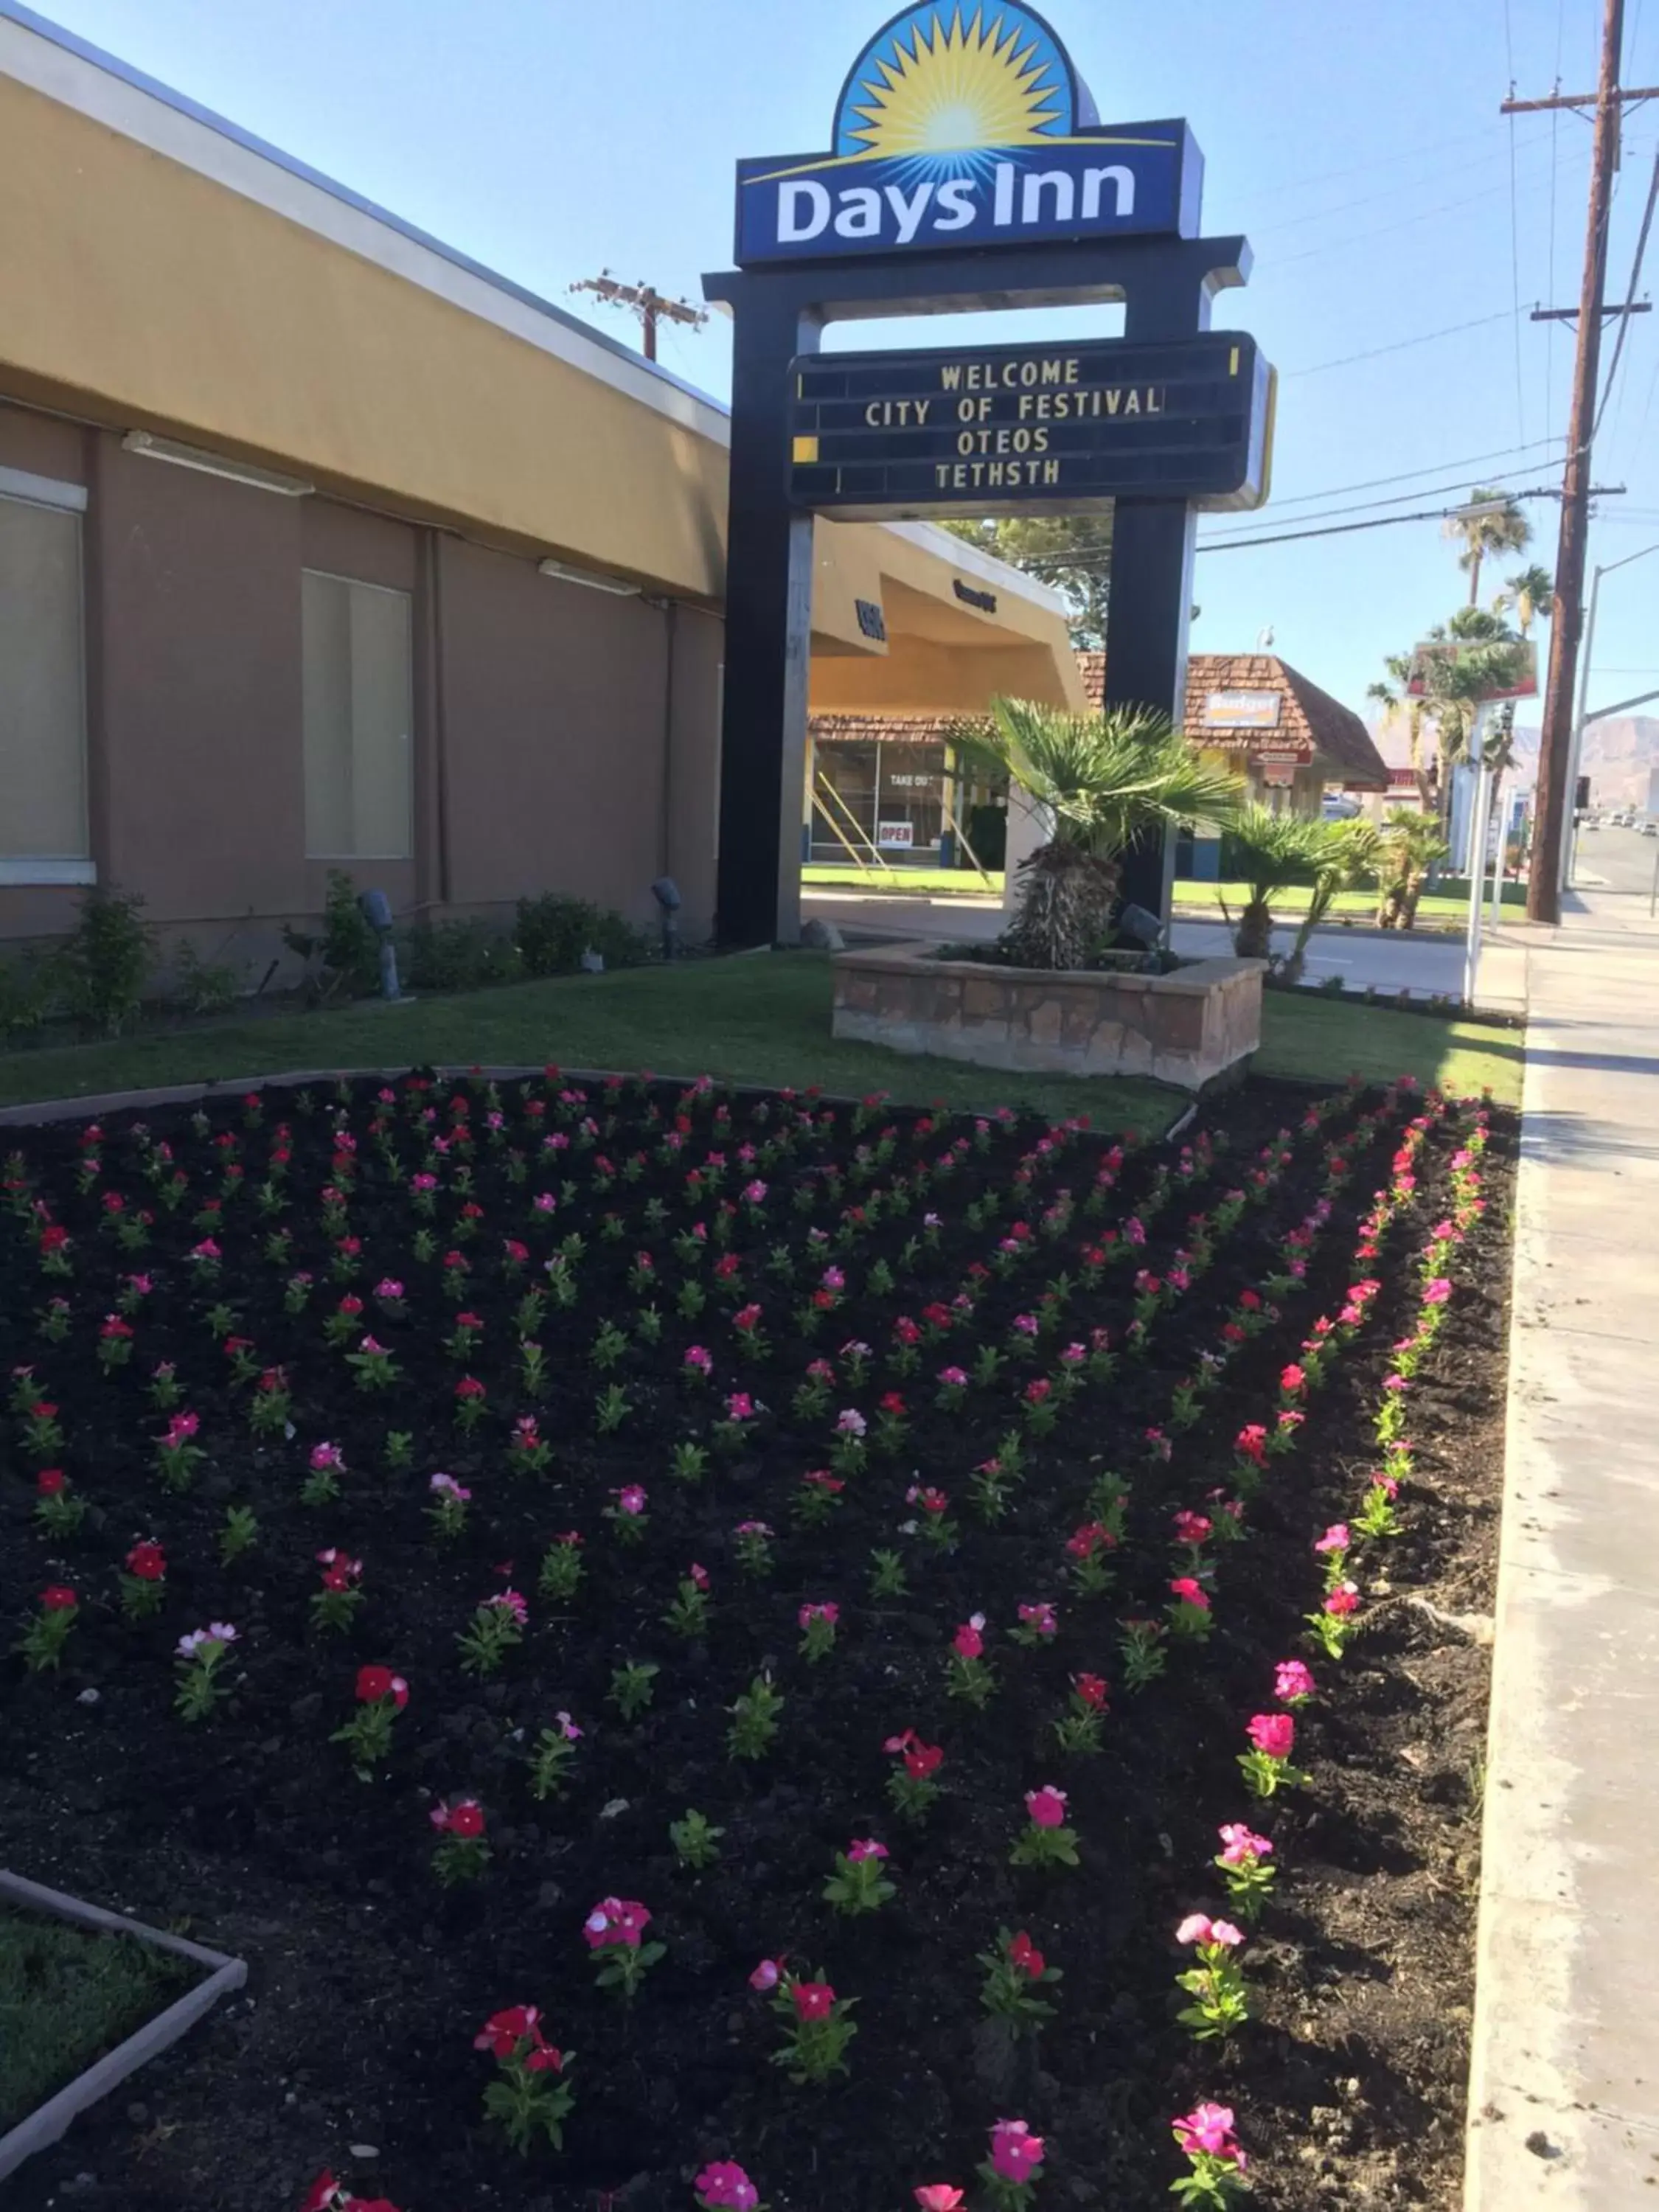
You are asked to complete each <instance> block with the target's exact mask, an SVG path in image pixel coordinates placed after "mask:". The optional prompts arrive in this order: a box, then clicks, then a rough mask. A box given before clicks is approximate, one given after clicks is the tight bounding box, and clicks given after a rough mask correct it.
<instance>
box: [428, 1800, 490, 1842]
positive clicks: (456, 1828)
mask: <svg viewBox="0 0 1659 2212" xmlns="http://www.w3.org/2000/svg"><path fill="white" fill-rule="evenodd" d="M427 1817H428V1819H429V1820H430V1821H431V1823H432V1825H433V1826H434V1827H435V1828H444V1829H447V1831H448V1832H449V1833H450V1834H451V1835H452V1836H460V1837H462V1838H466V1839H468V1840H470V1839H471V1838H473V1837H474V1836H481V1835H483V1832H484V1816H483V1806H482V1805H481V1804H479V1802H478V1801H477V1798H476V1797H459V1798H457V1800H456V1801H455V1802H454V1803H453V1805H435V1806H434V1807H433V1808H432V1810H431V1812H430V1813H429V1814H428V1816H427Z"/></svg>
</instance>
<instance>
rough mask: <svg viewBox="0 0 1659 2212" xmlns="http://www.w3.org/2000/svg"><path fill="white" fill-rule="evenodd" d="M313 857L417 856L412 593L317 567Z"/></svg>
mask: <svg viewBox="0 0 1659 2212" xmlns="http://www.w3.org/2000/svg"><path fill="white" fill-rule="evenodd" d="M302 584H303V599H302V604H301V641H302V654H303V660H304V696H305V769H306V855H307V859H309V860H408V858H409V857H410V853H411V852H412V850H413V836H414V828H413V819H414V804H413V793H414V782H413V772H412V764H411V757H412V754H413V750H414V748H413V745H412V744H411V743H410V723H411V720H412V704H411V702H412V694H413V683H412V678H411V673H410V598H409V593H408V592H394V591H387V590H385V589H383V588H382V587H381V586H380V585H378V584H356V583H352V582H350V581H349V580H347V579H346V578H345V577H343V576H325V575H323V574H319V572H318V571H317V570H315V569H312V568H307V570H306V571H305V572H304V576H303V579H302Z"/></svg>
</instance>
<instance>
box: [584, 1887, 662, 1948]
mask: <svg viewBox="0 0 1659 2212" xmlns="http://www.w3.org/2000/svg"><path fill="white" fill-rule="evenodd" d="M650 1924H651V1915H650V1914H649V1913H648V1912H647V1911H646V1909H645V1907H644V1905H640V1904H637V1903H635V1901H634V1900H633V1899H630V1898H626V1897H605V1898H601V1899H600V1900H599V1903H598V1904H597V1905H595V1906H594V1907H593V1910H592V1911H591V1912H590V1913H589V1914H588V1916H587V1917H586V1920H584V1921H583V1923H582V1937H583V1941H584V1942H586V1945H587V1948H588V1949H589V1950H590V1951H600V1950H603V1949H604V1948H605V1947H606V1945H608V1944H620V1945H622V1946H623V1947H624V1948H627V1949H628V1950H629V1951H637V1950H638V1949H639V1948H640V1937H641V1936H642V1935H643V1934H644V1932H645V1930H646V1929H647V1928H648V1927H649V1926H650Z"/></svg>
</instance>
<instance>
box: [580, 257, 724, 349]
mask: <svg viewBox="0 0 1659 2212" xmlns="http://www.w3.org/2000/svg"><path fill="white" fill-rule="evenodd" d="M570 289H571V290H572V291H573V292H592V293H594V294H595V295H597V296H598V297H599V299H601V300H603V301H605V305H606V306H607V307H624V308H626V309H627V310H628V312H629V313H630V314H635V315H637V316H638V317H639V319H640V323H641V328H642V329H643V331H644V333H645V357H646V359H647V361H655V359H656V358H657V325H658V324H659V323H685V324H687V325H689V326H690V328H691V329H692V330H694V331H700V330H701V329H702V326H703V325H704V324H705V323H706V322H707V321H708V311H707V309H706V308H702V307H692V306H691V305H690V301H685V300H670V299H667V298H665V295H663V294H662V293H660V292H659V291H658V290H657V289H655V288H654V286H653V285H650V284H644V283H641V284H623V283H618V281H617V278H616V277H614V276H612V275H611V271H610V270H608V269H605V270H601V271H600V273H599V275H598V276H584V277H583V278H582V280H581V282H580V283H579V284H573V285H572V286H571V288H570Z"/></svg>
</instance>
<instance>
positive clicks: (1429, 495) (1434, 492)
mask: <svg viewBox="0 0 1659 2212" xmlns="http://www.w3.org/2000/svg"><path fill="white" fill-rule="evenodd" d="M1468 489H1469V487H1468V483H1445V484H1419V485H1418V487H1417V489H1415V490H1414V491H1407V492H1401V495H1399V497H1398V498H1397V499H1362V500H1358V501H1355V503H1354V505H1353V506H1352V507H1322V508H1321V509H1320V510H1319V512H1318V513H1314V514H1293V515H1291V516H1290V517H1289V518H1288V520H1291V521H1292V522H1334V521H1336V520H1339V519H1340V517H1341V516H1343V515H1346V514H1369V513H1371V512H1372V510H1373V509H1375V508H1376V507H1404V506H1406V505H1407V502H1408V501H1411V500H1413V499H1438V498H1440V497H1441V495H1446V496H1447V497H1449V496H1450V495H1451V494H1452V493H1454V492H1462V493H1464V494H1466V495H1467V493H1468ZM1482 489H1485V490H1486V491H1489V492H1490V493H1491V495H1492V497H1493V498H1494V499H1509V498H1510V497H1511V496H1512V495H1511V494H1510V492H1508V491H1507V490H1505V489H1504V486H1503V485H1502V484H1490V485H1486V486H1483V487H1482ZM1244 527H1246V528H1247V529H1249V528H1254V527H1255V524H1254V522H1251V523H1249V524H1246V525H1245V526H1244ZM1205 542H1206V544H1210V545H1225V544H1231V542H1232V541H1231V538H1207V539H1206V541H1205Z"/></svg>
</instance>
